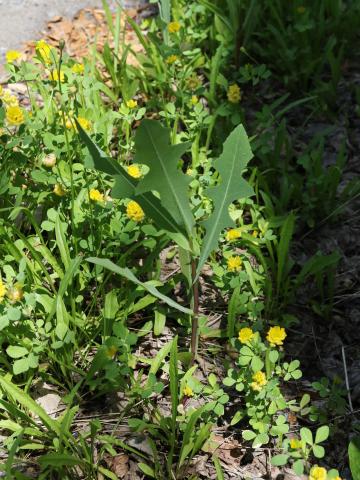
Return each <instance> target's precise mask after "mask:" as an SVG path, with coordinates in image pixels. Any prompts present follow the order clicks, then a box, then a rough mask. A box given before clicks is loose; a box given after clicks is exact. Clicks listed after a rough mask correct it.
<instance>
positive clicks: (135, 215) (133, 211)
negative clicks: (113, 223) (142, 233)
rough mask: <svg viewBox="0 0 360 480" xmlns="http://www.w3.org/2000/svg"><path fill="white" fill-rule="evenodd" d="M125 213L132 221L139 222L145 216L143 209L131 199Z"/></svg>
mask: <svg viewBox="0 0 360 480" xmlns="http://www.w3.org/2000/svg"><path fill="white" fill-rule="evenodd" d="M126 214H127V216H128V217H129V218H130V220H134V222H141V221H142V220H144V217H145V213H144V210H143V209H142V208H141V207H140V205H139V204H138V203H137V202H135V201H134V200H131V201H130V202H129V203H128V204H127V207H126Z"/></svg>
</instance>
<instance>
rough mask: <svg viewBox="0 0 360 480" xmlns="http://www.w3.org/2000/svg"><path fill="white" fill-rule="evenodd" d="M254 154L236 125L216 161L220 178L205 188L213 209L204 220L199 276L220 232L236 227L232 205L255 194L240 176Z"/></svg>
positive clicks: (243, 132)
mask: <svg viewBox="0 0 360 480" xmlns="http://www.w3.org/2000/svg"><path fill="white" fill-rule="evenodd" d="M252 156H253V154H252V151H251V148H250V143H249V140H248V137H247V135H246V133H245V129H244V127H243V126H242V125H239V126H238V127H236V128H235V129H234V130H233V131H232V132H231V133H230V135H229V136H228V138H227V139H226V141H225V143H224V149H223V153H222V155H220V157H219V158H218V159H217V160H216V161H215V162H214V167H215V168H216V170H217V171H218V172H219V174H220V177H221V181H220V182H219V183H218V184H217V185H216V186H215V187H210V188H208V189H207V190H206V192H205V194H206V195H207V196H208V197H209V198H211V200H212V201H213V206H214V210H213V213H212V214H211V216H210V217H209V218H208V219H207V220H205V221H204V222H203V225H204V227H205V229H206V234H205V237H204V240H203V243H202V251H201V254H200V259H199V263H198V267H197V272H196V278H198V276H199V274H200V272H201V269H202V267H203V265H204V263H205V262H206V260H207V258H208V256H209V255H210V253H211V251H212V250H215V249H216V247H217V246H218V239H219V235H220V233H221V231H222V230H223V229H224V228H226V227H230V226H234V221H233V220H232V219H231V218H230V215H229V211H228V209H229V205H230V204H231V203H232V202H234V201H235V200H238V199H239V198H244V197H249V196H251V195H253V194H254V191H253V189H252V188H251V186H250V185H249V184H248V183H247V182H246V181H245V180H244V179H243V178H242V177H241V172H242V171H243V170H244V168H245V167H246V165H247V163H248V162H249V160H251V158H252Z"/></svg>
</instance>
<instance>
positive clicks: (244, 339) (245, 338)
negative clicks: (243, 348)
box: [239, 327, 255, 343]
mask: <svg viewBox="0 0 360 480" xmlns="http://www.w3.org/2000/svg"><path fill="white" fill-rule="evenodd" d="M254 335H255V333H254V332H253V331H252V330H251V328H249V327H244V328H241V329H240V331H239V340H240V342H241V343H248V342H250V340H251V339H252V338H253V336H254Z"/></svg>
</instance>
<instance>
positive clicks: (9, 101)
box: [2, 90, 19, 107]
mask: <svg viewBox="0 0 360 480" xmlns="http://www.w3.org/2000/svg"><path fill="white" fill-rule="evenodd" d="M2 99H3V102H4V103H6V105H8V106H9V107H17V106H18V105H19V101H18V99H17V98H16V97H15V95H12V94H11V92H10V90H4V92H3V95H2Z"/></svg>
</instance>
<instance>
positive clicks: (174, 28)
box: [167, 22, 181, 33]
mask: <svg viewBox="0 0 360 480" xmlns="http://www.w3.org/2000/svg"><path fill="white" fill-rule="evenodd" d="M180 27H181V25H180V23H179V22H170V23H169V24H168V26H167V29H168V32H169V33H176V32H178V31H179V30H180Z"/></svg>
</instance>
